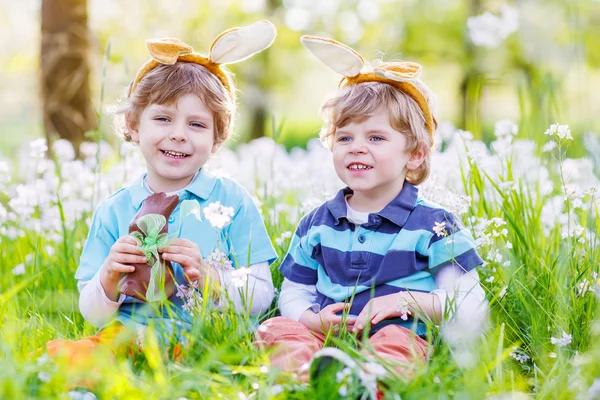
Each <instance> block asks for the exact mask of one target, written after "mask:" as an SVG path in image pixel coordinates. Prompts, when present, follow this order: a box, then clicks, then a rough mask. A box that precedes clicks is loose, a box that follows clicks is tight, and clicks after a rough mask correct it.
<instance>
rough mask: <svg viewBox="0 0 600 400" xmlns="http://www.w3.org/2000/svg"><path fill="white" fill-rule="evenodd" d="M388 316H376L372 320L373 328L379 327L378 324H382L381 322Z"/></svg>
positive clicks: (380, 314)
mask: <svg viewBox="0 0 600 400" xmlns="http://www.w3.org/2000/svg"><path fill="white" fill-rule="evenodd" d="M386 318H387V316H386V315H384V314H382V313H379V314H377V315H375V316H374V317H373V318H372V319H371V326H373V325H377V324H378V323H380V322H381V321H383V320H384V319H386Z"/></svg>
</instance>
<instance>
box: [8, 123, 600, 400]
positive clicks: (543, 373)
mask: <svg viewBox="0 0 600 400" xmlns="http://www.w3.org/2000/svg"><path fill="white" fill-rule="evenodd" d="M521 136H523V135H522V134H521V133H520V132H519V131H518V127H517V125H516V124H514V123H513V122H511V121H509V120H502V121H499V122H497V123H496V125H495V138H494V140H493V141H492V142H491V143H489V144H487V145H486V144H484V143H483V142H481V141H478V140H474V139H473V134H472V133H470V132H466V131H461V130H458V129H456V128H454V127H453V126H452V125H451V124H450V123H448V122H446V123H443V124H442V125H441V128H440V129H439V130H438V133H437V138H436V139H437V143H438V147H437V148H438V150H436V151H435V154H434V157H433V170H432V174H431V176H430V178H429V179H428V181H427V182H426V183H424V184H422V185H421V188H420V189H421V193H422V194H423V195H424V196H425V197H426V198H428V199H429V200H431V201H434V202H437V203H439V204H440V205H442V206H444V207H446V208H448V209H449V210H451V211H452V212H454V213H456V214H457V215H459V216H460V217H461V219H462V220H463V222H464V223H465V225H466V226H467V227H468V228H469V229H470V230H471V231H472V233H473V235H474V237H475V239H476V241H477V243H478V251H479V253H480V254H481V255H482V257H483V259H484V260H485V264H484V265H483V266H481V267H480V268H479V274H480V277H481V281H482V285H483V286H484V288H485V290H486V292H487V300H488V301H489V307H490V315H489V318H488V319H487V320H485V319H481V318H478V317H477V315H476V313H473V314H472V315H470V316H468V315H464V314H463V316H462V317H460V318H458V317H457V318H452V319H450V320H446V321H444V322H443V323H442V324H440V325H439V326H434V325H432V324H429V329H430V334H431V342H432V344H433V347H432V349H433V351H432V354H431V357H430V359H429V361H428V363H427V364H426V365H419V366H417V368H416V371H415V375H414V377H413V378H412V379H411V380H409V381H405V380H403V379H400V378H395V379H392V380H388V381H387V382H386V383H387V386H388V388H387V389H386V393H387V395H388V397H386V398H403V399H409V398H442V399H443V398H461V399H467V398H473V399H479V398H493V399H513V398H515V399H520V398H540V399H544V398H552V399H557V398H564V399H573V398H577V399H594V398H600V363H598V362H597V360H598V357H600V345H599V344H598V343H599V341H598V335H600V331H599V329H598V328H600V323H599V322H598V321H597V311H598V298H599V296H600V280H599V279H598V278H599V276H598V273H599V265H600V247H599V245H598V237H597V232H598V226H599V225H598V224H599V222H600V216H599V214H598V212H599V210H600V193H598V188H599V187H600V185H599V181H598V177H597V176H595V175H594V168H597V166H596V167H595V166H594V164H593V160H592V159H591V158H577V159H572V158H568V157H567V154H568V150H569V146H570V145H572V144H573V141H572V134H571V132H570V129H569V127H568V126H567V125H559V124H555V125H552V126H550V127H548V128H547V130H546V131H545V132H541V133H539V135H537V136H538V137H540V138H542V139H543V140H540V141H538V142H535V141H532V140H529V139H523V138H521ZM588 140H591V141H592V140H593V139H588ZM591 141H590V143H591V144H590V146H592V145H593V143H592V142H591ZM52 149H53V159H48V158H46V157H45V154H46V152H47V144H46V142H45V140H44V139H36V140H34V141H32V142H31V143H29V146H28V152H27V153H26V154H24V156H23V157H22V158H21V161H16V162H14V163H9V162H3V163H1V164H0V186H1V188H2V191H1V192H2V193H4V194H3V195H2V196H3V197H2V198H0V223H1V227H0V269H1V271H2V273H1V274H0V288H1V290H0V292H1V294H0V320H1V321H2V324H1V327H0V353H1V357H0V397H1V398H7V399H9V398H11V399H13V398H14V399H16V398H77V397H74V396H75V394H73V393H72V392H71V394H69V390H70V388H71V387H72V385H73V382H76V381H77V380H78V379H83V378H90V376H92V375H93V376H95V379H97V380H98V381H99V382H100V383H99V384H97V386H96V389H95V390H94V393H95V395H96V396H97V397H98V398H165V399H167V398H169V399H173V398H181V399H183V398H186V399H194V398H227V399H249V398H256V399H270V398H294V399H311V398H312V399H314V398H318V399H325V398H344V396H342V394H344V395H347V398H356V393H352V390H350V391H348V388H341V386H343V385H342V383H332V387H329V388H328V389H327V390H325V391H323V390H322V391H321V392H319V393H315V391H314V389H313V388H311V387H310V386H308V385H302V384H299V383H298V381H297V379H296V377H294V376H293V375H291V374H282V373H279V372H277V371H275V370H273V369H271V368H270V367H269V363H268V358H267V354H266V353H265V352H263V351H259V350H257V349H256V348H255V347H254V346H253V345H252V341H253V329H254V327H255V326H256V325H255V323H256V321H255V320H253V319H252V318H250V317H249V316H247V315H246V316H244V315H242V316H238V317H235V318H234V317H233V315H231V311H227V310H225V311H218V310H215V309H214V307H212V306H211V305H210V304H209V302H206V301H204V302H202V301H200V302H198V303H195V304H194V305H193V307H191V308H190V310H192V311H193V312H194V313H195V316H194V321H195V322H194V327H193V330H192V332H191V334H190V337H189V349H188V350H187V352H186V355H185V357H184V359H183V360H182V361H180V362H172V361H169V360H168V359H167V358H166V357H164V356H163V352H161V351H160V350H159V347H158V345H157V341H156V338H154V337H153V335H152V334H149V335H145V337H144V339H143V344H144V345H143V352H142V353H141V354H140V355H139V357H135V358H134V359H132V358H130V357H129V358H128V357H119V358H117V359H116V360H115V359H112V358H110V357H108V356H106V355H98V358H97V359H95V360H94V363H95V365H96V367H95V368H90V369H87V370H78V371H73V370H72V369H69V366H68V365H65V364H64V363H61V362H56V361H53V360H51V359H49V358H48V357H47V356H46V355H44V353H43V351H42V352H39V351H38V350H39V349H40V348H42V349H43V347H44V344H45V343H46V342H47V341H48V340H51V339H54V338H68V339H78V338H81V337H83V336H86V335H90V334H93V333H94V332H95V328H94V327H92V326H91V325H89V324H87V323H86V322H84V320H83V318H82V316H81V314H80V313H79V310H78V292H77V287H76V281H75V279H74V277H73V275H74V272H75V270H76V269H77V263H78V257H79V255H80V253H81V249H82V245H83V243H84V242H85V239H86V236H87V230H88V227H89V222H90V218H91V216H92V213H93V210H94V208H95V205H96V204H98V202H99V201H100V200H101V199H103V198H105V197H106V196H108V195H109V194H111V193H112V192H114V191H115V190H117V189H118V188H120V187H122V186H123V185H125V184H127V183H129V182H131V181H132V180H133V179H135V178H136V177H137V176H138V175H139V174H141V173H142V172H143V168H144V164H143V160H142V158H141V155H140V154H139V152H138V149H137V148H135V147H132V146H131V145H129V144H126V143H125V144H123V145H122V146H121V147H120V149H119V150H118V151H116V150H114V149H113V148H112V147H111V146H110V145H108V144H107V143H105V142H102V141H98V142H96V143H86V144H85V145H84V147H82V148H81V154H82V159H81V160H76V159H75V152H74V150H73V147H72V146H71V145H70V143H69V142H66V141H56V142H54V144H53V145H52ZM265 160H268V162H265ZM208 168H209V169H210V170H211V171H212V172H213V173H215V174H221V175H225V176H230V177H233V178H234V179H236V180H237V181H238V182H239V183H241V184H242V185H243V186H244V187H246V189H247V190H248V191H249V192H250V193H251V195H252V196H253V198H254V199H255V201H256V203H257V204H258V205H259V208H260V210H261V211H262V215H263V218H264V220H265V223H266V225H267V230H268V232H269V233H270V235H271V239H272V242H273V245H274V246H275V248H276V250H277V252H278V254H279V256H280V258H279V260H278V261H277V262H276V263H274V264H273V265H272V275H273V281H274V283H275V286H276V287H277V288H279V287H280V285H281V281H282V277H281V275H280V274H279V272H278V264H279V262H280V261H281V258H282V257H283V256H284V254H285V252H286V250H287V245H288V244H289V242H290V238H291V236H292V234H293V232H294V229H295V225H296V224H297V222H298V221H299V218H300V217H301V216H302V215H303V214H304V213H306V212H307V211H309V210H310V209H312V208H313V207H315V206H316V205H317V204H319V203H320V202H321V201H323V200H324V199H326V198H328V197H329V196H331V195H333V194H334V193H335V191H337V190H338V189H339V188H340V187H342V183H341V182H340V181H339V180H338V178H337V177H336V175H335V172H334V171H333V166H332V162H331V155H330V152H329V150H328V149H326V148H325V147H324V146H323V145H322V144H321V143H320V142H319V141H318V139H314V140H312V141H310V142H309V143H308V145H307V147H306V149H301V148H294V149H293V150H292V151H289V152H288V151H287V150H286V149H285V148H284V146H283V145H282V144H279V143H277V142H276V141H274V140H272V139H270V138H262V139H258V140H254V141H251V142H249V143H246V144H241V145H239V146H238V147H237V148H236V149H235V150H232V149H228V148H223V149H221V150H220V151H219V153H218V154H217V155H216V156H215V157H214V158H213V159H211V160H210V163H209V166H208ZM596 171H597V169H596ZM276 312H277V308H276V302H274V303H273V305H272V307H271V309H270V310H269V312H268V313H267V315H265V316H263V319H264V318H266V317H268V316H272V315H275V314H276ZM356 342H357V339H356V338H355V337H354V336H353V335H351V334H349V333H345V332H342V333H337V334H332V335H331V337H330V338H329V343H330V344H331V345H334V346H337V347H340V348H343V349H347V350H348V351H351V350H349V349H350V348H351V347H352V345H353V344H355V343H356ZM381 365H382V366H383V367H385V361H384V360H382V362H381ZM350 389H351V388H350ZM81 398H84V397H81ZM88 398H89V397H88Z"/></svg>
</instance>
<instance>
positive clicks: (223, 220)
mask: <svg viewBox="0 0 600 400" xmlns="http://www.w3.org/2000/svg"><path fill="white" fill-rule="evenodd" d="M204 217H206V219H207V220H208V221H209V222H210V224H211V225H212V226H213V227H215V228H217V229H223V227H224V226H225V225H227V224H228V223H230V222H231V217H233V207H226V206H223V205H222V204H221V202H220V201H216V202H214V203H210V204H209V205H208V206H206V207H205V208H204Z"/></svg>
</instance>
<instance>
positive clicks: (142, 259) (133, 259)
mask: <svg viewBox="0 0 600 400" xmlns="http://www.w3.org/2000/svg"><path fill="white" fill-rule="evenodd" d="M114 261H115V262H118V263H121V264H145V263H147V262H148V260H147V259H146V256H138V255H134V254H122V253H118V254H117V255H116V256H115V257H114Z"/></svg>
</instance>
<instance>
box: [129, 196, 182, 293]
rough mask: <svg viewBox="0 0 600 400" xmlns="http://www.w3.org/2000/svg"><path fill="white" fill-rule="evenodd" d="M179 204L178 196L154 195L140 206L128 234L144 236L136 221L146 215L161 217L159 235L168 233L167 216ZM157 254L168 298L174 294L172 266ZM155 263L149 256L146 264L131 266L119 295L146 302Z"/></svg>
mask: <svg viewBox="0 0 600 400" xmlns="http://www.w3.org/2000/svg"><path fill="white" fill-rule="evenodd" d="M178 203H179V196H177V195H173V196H167V195H166V194H165V193H154V194H152V195H150V196H148V198H147V199H146V200H144V203H143V204H142V207H141V208H140V210H139V211H138V213H137V214H136V215H135V216H134V217H133V220H132V221H131V223H130V224H129V233H130V234H131V233H133V232H139V233H140V234H141V235H142V236H145V234H146V232H144V230H143V229H141V228H140V226H138V221H139V220H140V218H141V217H143V216H146V215H148V214H158V215H162V216H163V217H164V219H165V224H164V226H163V227H162V229H161V230H160V233H161V234H163V233H165V234H166V233H167V232H168V226H169V224H168V222H167V221H168V220H169V216H170V215H171V213H172V212H173V210H174V209H175V207H177V204H178ZM156 254H158V261H159V262H160V263H161V264H162V265H164V271H165V275H164V282H165V286H164V290H165V295H166V298H170V297H171V296H172V295H173V293H174V292H175V282H174V280H173V266H172V265H171V263H170V262H169V261H166V260H163V258H162V256H161V255H160V254H159V253H156ZM155 262H156V260H155V259H154V256H152V255H151V256H150V257H149V259H148V263H147V264H132V265H133V266H134V267H135V271H134V272H132V273H130V274H127V275H125V276H124V277H123V278H122V279H121V281H120V282H119V290H120V291H121V293H123V294H125V295H127V296H131V297H135V298H137V299H140V300H143V301H147V298H146V291H147V290H148V285H149V283H150V277H151V274H150V271H151V266H152V265H153V264H154V263H155Z"/></svg>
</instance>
